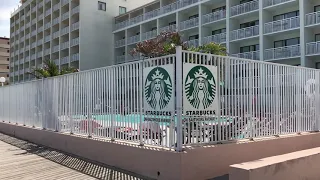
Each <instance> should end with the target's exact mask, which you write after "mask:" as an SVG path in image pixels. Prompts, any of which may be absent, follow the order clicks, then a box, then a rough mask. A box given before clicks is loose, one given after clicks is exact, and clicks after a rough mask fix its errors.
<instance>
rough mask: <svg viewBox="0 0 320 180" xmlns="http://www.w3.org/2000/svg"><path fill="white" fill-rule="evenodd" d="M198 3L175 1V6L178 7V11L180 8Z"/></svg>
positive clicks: (184, 0) (189, 0)
mask: <svg viewBox="0 0 320 180" xmlns="http://www.w3.org/2000/svg"><path fill="white" fill-rule="evenodd" d="M199 1H200V0H180V1H177V5H178V8H179V9H180V8H183V7H186V6H189V5H191V4H195V3H197V2H199Z"/></svg>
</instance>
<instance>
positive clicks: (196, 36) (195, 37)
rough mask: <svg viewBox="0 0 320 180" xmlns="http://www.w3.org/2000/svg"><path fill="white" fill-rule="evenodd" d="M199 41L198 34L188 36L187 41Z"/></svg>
mask: <svg viewBox="0 0 320 180" xmlns="http://www.w3.org/2000/svg"><path fill="white" fill-rule="evenodd" d="M194 39H199V34H197V35H194V36H189V40H194Z"/></svg>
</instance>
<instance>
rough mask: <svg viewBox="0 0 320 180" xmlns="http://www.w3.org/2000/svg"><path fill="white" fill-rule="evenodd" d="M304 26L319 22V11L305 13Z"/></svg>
mask: <svg viewBox="0 0 320 180" xmlns="http://www.w3.org/2000/svg"><path fill="white" fill-rule="evenodd" d="M305 21H306V22H305V24H306V26H310V25H316V24H320V12H319V11H318V12H313V13H309V14H306V20H305Z"/></svg>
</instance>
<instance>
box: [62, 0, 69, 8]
mask: <svg viewBox="0 0 320 180" xmlns="http://www.w3.org/2000/svg"><path fill="white" fill-rule="evenodd" d="M68 3H69V0H62V2H61V7H62V6H64V5H66V4H68Z"/></svg>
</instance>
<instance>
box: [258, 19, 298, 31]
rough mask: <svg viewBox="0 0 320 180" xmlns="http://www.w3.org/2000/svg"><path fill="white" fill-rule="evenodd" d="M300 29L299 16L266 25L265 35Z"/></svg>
mask: <svg viewBox="0 0 320 180" xmlns="http://www.w3.org/2000/svg"><path fill="white" fill-rule="evenodd" d="M298 27H300V18H299V16H296V17H292V18H287V19H282V20H279V21H273V22H269V23H265V24H264V33H265V34H268V33H273V32H280V31H285V30H290V29H295V28H298Z"/></svg>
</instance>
